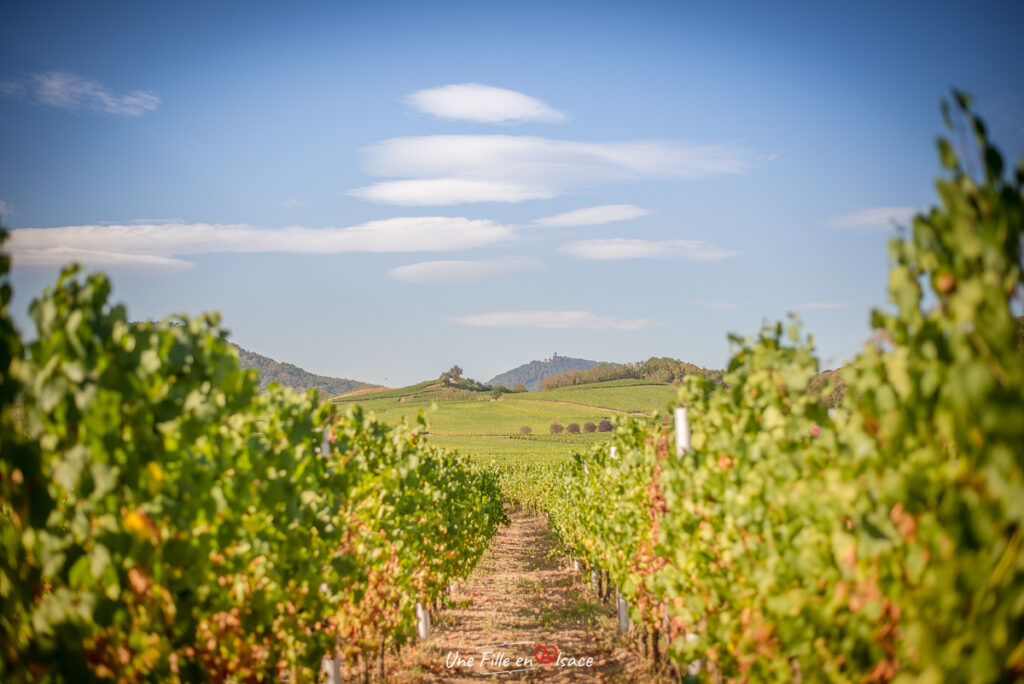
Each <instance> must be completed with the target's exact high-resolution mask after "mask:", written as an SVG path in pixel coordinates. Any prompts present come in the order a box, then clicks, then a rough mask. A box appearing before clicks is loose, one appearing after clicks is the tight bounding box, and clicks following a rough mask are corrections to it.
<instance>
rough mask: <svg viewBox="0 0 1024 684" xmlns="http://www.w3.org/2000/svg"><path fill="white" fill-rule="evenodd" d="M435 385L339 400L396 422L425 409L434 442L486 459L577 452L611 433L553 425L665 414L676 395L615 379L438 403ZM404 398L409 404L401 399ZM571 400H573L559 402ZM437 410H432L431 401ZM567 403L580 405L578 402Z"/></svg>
mask: <svg viewBox="0 0 1024 684" xmlns="http://www.w3.org/2000/svg"><path fill="white" fill-rule="evenodd" d="M432 384H434V383H433V382H424V383H420V384H419V385H412V386H410V387H403V388H401V389H397V390H387V391H384V392H374V393H369V394H362V395H357V396H352V397H340V398H336V399H335V401H336V402H338V403H339V404H343V405H345V404H359V405H360V406H362V407H363V409H364V410H365V411H372V412H374V413H376V414H377V416H378V417H380V418H381V419H383V420H385V421H388V422H391V423H397V422H400V421H401V420H403V419H405V420H409V421H413V420H415V418H416V416H417V414H418V413H419V412H420V411H423V413H424V414H425V415H426V417H427V421H428V423H429V426H430V433H431V436H430V440H431V442H433V443H435V444H437V445H439V446H445V447H450V448H453V449H458V450H459V451H460V452H462V453H466V454H470V455H472V456H475V457H477V458H481V459H484V460H489V459H490V458H496V459H517V460H523V459H526V460H529V459H535V458H541V459H544V458H552V457H555V458H557V457H567V456H568V455H570V454H571V453H572V452H573V451H576V450H580V449H586V448H587V447H589V446H590V445H591V444H594V443H596V442H599V441H601V440H603V439H604V438H606V437H607V435H606V434H602V433H593V434H579V435H568V434H565V433H562V434H560V435H552V434H550V433H549V429H550V426H551V424H552V423H553V422H558V423H560V424H561V425H563V426H564V425H568V424H569V423H579V424H580V426H581V427H582V426H583V424H584V423H587V422H591V423H595V424H596V423H599V422H600V421H601V420H603V419H611V418H613V417H615V416H617V415H619V416H621V415H624V413H623V412H640V413H653V412H654V411H656V410H657V411H664V409H665V407H666V405H667V404H668V403H669V401H671V400H672V399H673V398H674V397H675V395H676V388H674V387H672V386H670V385H664V384H658V383H652V382H649V381H644V380H615V381H612V382H605V383H594V384H591V385H579V386H576V387H563V388H560V389H556V390H546V391H541V392H525V393H521V394H506V395H503V396H502V398H501V399H500V400H498V401H492V400H491V399H490V396H489V395H487V394H481V397H482V399H480V398H476V399H469V400H456V401H444V400H439V397H440V392H441V390H440V389H439V388H436V387H435V388H431V387H430V385H432ZM403 399H404V401H403ZM560 402H568V403H560ZM434 404H436V406H437V408H436V409H433V410H432V405H434ZM569 404H581V405H582V406H575V405H569ZM524 425H528V426H529V427H530V428H531V429H532V430H533V432H532V434H530V435H526V436H524V435H522V434H521V433H520V427H522V426H524Z"/></svg>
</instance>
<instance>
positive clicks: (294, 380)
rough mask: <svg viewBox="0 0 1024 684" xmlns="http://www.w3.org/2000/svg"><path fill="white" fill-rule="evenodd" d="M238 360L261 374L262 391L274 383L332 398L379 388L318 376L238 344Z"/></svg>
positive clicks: (355, 381)
mask: <svg viewBox="0 0 1024 684" xmlns="http://www.w3.org/2000/svg"><path fill="white" fill-rule="evenodd" d="M234 346H235V349H237V350H238V360H239V362H240V363H241V365H242V368H255V369H257V370H258V371H259V372H260V389H263V388H265V387H266V386H267V385H269V384H270V383H272V382H278V383H280V384H282V385H286V386H288V387H291V388H292V389H296V390H299V391H300V392H302V391H305V390H308V389H317V390H320V394H321V396H324V397H332V396H334V395H336V394H345V393H346V392H352V391H354V390H357V389H363V388H365V387H377V386H378V385H371V384H370V383H366V382H359V381H358V380H348V379H347V378H331V377H327V376H326V375H316V374H314V373H310V372H309V371H307V370H304V369H302V368H299V367H298V366H296V365H293V364H290V363H281V362H280V361H275V360H274V359H271V358H269V357H267V356H263V355H262V354H256V353H255V352H251V351H249V350H247V349H242V348H241V347H239V346H238V345H237V344H236V345H234Z"/></svg>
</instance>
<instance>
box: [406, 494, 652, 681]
mask: <svg viewBox="0 0 1024 684" xmlns="http://www.w3.org/2000/svg"><path fill="white" fill-rule="evenodd" d="M509 518H510V520H511V525H509V526H508V527H506V528H503V529H502V530H501V532H500V533H499V534H498V535H497V536H496V537H495V539H494V540H493V541H492V543H491V546H490V548H489V549H488V550H487V551H486V552H485V554H484V556H483V558H482V559H481V560H480V563H479V565H478V566H477V567H476V568H475V569H474V571H473V572H472V574H471V575H470V576H469V578H468V579H467V580H466V581H465V582H464V583H462V585H461V586H458V587H456V590H455V592H454V596H453V599H454V600H453V602H451V604H450V605H449V607H447V608H445V609H444V610H442V611H440V613H436V614H434V616H433V620H434V624H433V632H432V634H431V638H430V639H429V640H427V641H425V642H423V643H421V644H418V645H417V646H416V647H415V648H412V649H408V650H405V651H403V653H402V656H401V659H400V660H399V661H397V662H395V661H393V660H392V661H391V662H389V663H388V680H389V681H396V682H403V683H409V684H414V683H417V684H418V683H419V682H442V681H443V682H479V681H481V680H483V681H487V680H497V681H503V680H504V681H545V682H648V681H653V680H654V679H655V677H654V676H652V675H651V674H650V673H649V672H648V670H647V665H646V664H645V663H644V661H643V659H642V658H641V657H640V656H639V655H637V654H636V653H635V652H634V651H632V650H631V649H630V647H629V645H628V642H627V640H626V639H625V637H622V636H620V635H619V634H618V633H617V631H616V621H615V613H614V606H613V604H612V602H611V601H608V602H607V603H603V602H602V601H601V600H600V599H599V598H598V597H597V595H596V594H595V592H593V591H591V590H589V588H588V587H587V586H586V584H585V583H584V582H583V581H582V577H581V576H580V574H579V573H575V572H573V571H572V570H571V568H570V567H569V565H568V564H567V563H566V562H565V560H564V559H558V558H555V557H554V554H553V553H552V550H553V549H554V547H555V545H554V538H553V537H552V535H551V532H550V528H549V525H548V523H547V522H546V521H545V519H544V518H543V517H542V516H538V515H533V514H529V513H525V512H521V511H519V512H513V513H511V514H510V515H509ZM538 646H541V647H547V649H548V650H547V651H546V654H545V652H544V651H539V650H538V651H537V653H538V654H539V655H540V657H541V658H544V657H550V656H552V655H553V654H554V651H553V650H552V649H551V647H554V648H555V649H557V653H558V655H557V657H556V661H555V662H552V663H542V662H539V658H538V655H535V649H536V648H537V647H538ZM456 654H457V655H456ZM485 654H487V656H486V660H484V658H485ZM499 654H503V656H504V658H508V661H507V662H506V661H504V660H502V659H501V657H502V656H500V655H499ZM470 658H472V659H473V660H472V663H470V662H469V659H470ZM570 658H573V659H576V661H577V663H580V662H582V663H583V665H582V666H579V665H571V664H568V663H569V661H568V659H570ZM588 658H589V659H592V660H591V661H590V662H591V665H590V666H587V665H586V662H587V659H588ZM456 659H461V661H462V662H461V663H457V662H456ZM527 659H529V660H527ZM559 659H564V660H563V662H564V663H565V664H564V665H559V664H558V660H559Z"/></svg>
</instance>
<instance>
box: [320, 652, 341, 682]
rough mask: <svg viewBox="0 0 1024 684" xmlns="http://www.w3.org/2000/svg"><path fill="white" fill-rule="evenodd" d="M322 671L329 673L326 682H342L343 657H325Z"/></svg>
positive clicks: (321, 667) (321, 665)
mask: <svg viewBox="0 0 1024 684" xmlns="http://www.w3.org/2000/svg"><path fill="white" fill-rule="evenodd" d="M320 671H321V672H322V673H324V674H325V675H327V677H326V679H324V681H325V682H326V684H341V658H324V659H323V662H322V663H321V664H320Z"/></svg>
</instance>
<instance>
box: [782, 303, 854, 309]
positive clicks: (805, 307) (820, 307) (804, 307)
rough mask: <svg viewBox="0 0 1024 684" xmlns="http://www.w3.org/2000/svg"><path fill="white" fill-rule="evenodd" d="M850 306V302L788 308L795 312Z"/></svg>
mask: <svg viewBox="0 0 1024 684" xmlns="http://www.w3.org/2000/svg"><path fill="white" fill-rule="evenodd" d="M850 306H853V304H851V303H850V302H810V303H808V304H798V305H797V306H793V307H790V308H791V309H795V310H813V309H845V308H847V307H850Z"/></svg>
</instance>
